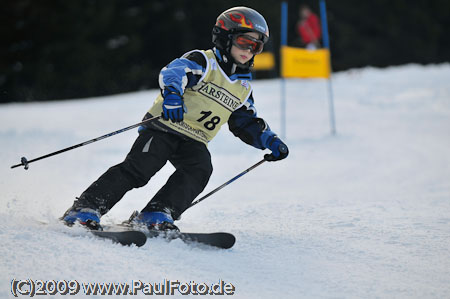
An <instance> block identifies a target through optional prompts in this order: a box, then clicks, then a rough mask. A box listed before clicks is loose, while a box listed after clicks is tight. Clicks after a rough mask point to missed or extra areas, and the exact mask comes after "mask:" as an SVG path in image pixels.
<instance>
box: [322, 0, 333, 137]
mask: <svg viewBox="0 0 450 299" xmlns="http://www.w3.org/2000/svg"><path fill="white" fill-rule="evenodd" d="M320 19H321V22H322V36H323V37H322V39H323V46H324V47H325V48H327V49H328V53H330V59H329V68H330V77H329V78H328V106H329V114H330V127H331V135H336V120H335V116H334V103H333V86H332V83H331V49H330V39H329V36H328V22H327V6H326V4H325V0H320Z"/></svg>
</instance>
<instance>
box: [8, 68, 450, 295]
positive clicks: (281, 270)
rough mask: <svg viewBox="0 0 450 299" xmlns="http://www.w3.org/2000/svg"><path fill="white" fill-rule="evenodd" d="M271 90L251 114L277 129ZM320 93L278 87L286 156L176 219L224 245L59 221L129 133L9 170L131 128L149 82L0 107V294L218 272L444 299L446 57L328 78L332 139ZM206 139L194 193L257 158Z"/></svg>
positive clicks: (122, 215) (125, 208) (240, 279)
mask: <svg viewBox="0 0 450 299" xmlns="http://www.w3.org/2000/svg"><path fill="white" fill-rule="evenodd" d="M280 86H281V85H280V81H279V80H263V81H255V82H254V90H255V91H254V95H255V98H256V106H257V108H258V112H259V115H260V116H261V117H263V118H265V119H266V121H267V122H268V123H269V124H270V125H271V127H272V129H273V130H274V131H279V130H280V104H279V98H280V96H279V94H280ZM326 86H327V85H326V81H324V80H299V79H291V80H287V95H288V103H287V119H288V121H287V138H286V143H287V144H288V146H289V149H290V155H289V158H288V159H286V160H284V161H281V162H277V163H264V164H262V165H261V166H259V167H258V168H256V169H255V170H253V171H251V172H250V173H248V174H246V175H245V176H244V177H242V178H240V179H239V180H237V181H235V182H233V183H232V184H231V185H229V186H227V187H226V188H224V189H222V190H221V191H219V192H218V193H216V194H214V195H213V196H212V197H210V198H208V199H206V200H205V201H204V202H202V203H201V204H199V205H197V206H195V207H193V208H192V209H190V210H188V211H186V213H185V214H183V217H182V219H181V220H180V221H179V222H178V225H179V227H180V228H181V229H182V230H183V231H198V232H213V231H228V232H232V233H233V234H235V235H236V237H237V243H236V245H235V246H234V247H233V248H232V249H230V250H215V249H211V248H204V247H191V246H188V245H185V244H184V243H182V242H181V241H173V242H171V243H167V242H165V241H163V240H151V241H149V242H147V244H146V245H145V246H143V247H141V248H137V247H123V246H120V245H116V244H112V243H111V242H110V241H105V240H98V239H95V238H93V237H89V236H86V235H84V234H83V233H82V232H81V231H80V230H81V228H73V229H69V228H65V227H62V226H61V225H60V224H58V222H57V220H56V219H57V218H58V217H59V216H61V215H62V214H63V213H64V211H65V210H66V209H67V208H68V207H69V206H70V205H71V204H72V201H73V200H74V199H75V197H76V196H79V195H80V193H81V192H82V191H83V190H84V189H85V188H86V187H87V186H88V185H89V184H90V183H91V182H93V181H94V180H95V179H96V178H97V177H98V176H99V175H100V174H102V173H103V172H104V171H105V170H106V169H107V168H108V167H110V166H112V165H114V164H116V163H119V162H120V161H122V160H123V158H124V157H125V155H126V153H127V152H128V149H129V148H130V146H131V144H132V142H133V141H134V139H135V138H136V136H137V133H136V130H133V131H129V132H126V133H122V134H120V135H117V136H114V137H111V138H108V139H106V140H103V141H100V142H97V143H94V144H91V145H87V146H85V147H82V148H78V149H76V150H73V151H70V152H67V153H64V154H61V155H58V156H55V157H52V158H48V159H46V160H42V161H38V162H35V163H32V164H30V169H29V170H27V171H25V170H23V168H17V169H10V166H11V165H13V164H17V163H20V157H22V156H26V157H27V158H28V159H32V158H35V157H38V156H41V155H44V154H47V153H50V152H53V151H56V150H59V149H61V148H65V147H68V146H71V145H74V144H77V143H80V142H83V141H86V140H89V139H91V138H94V137H98V136H101V135H103V134H106V133H109V132H112V131H115V130H117V129H120V128H123V127H126V126H129V125H131V124H134V123H137V122H139V121H140V119H141V117H142V116H143V115H144V113H145V111H147V109H148V108H149V107H150V105H151V103H152V102H153V99H154V98H155V96H156V95H157V92H158V91H156V90H152V91H142V92H136V93H129V94H121V95H116V96H109V97H101V98H93V99H86V100H77V101H61V102H48V103H26V104H6V105H0V121H1V122H0V124H1V125H0V142H1V150H0V163H1V167H0V188H1V190H2V195H1V196H0V203H1V214H0V217H1V221H0V237H1V239H2V242H1V245H0V257H1V263H0V273H1V274H0V278H1V285H0V297H12V294H11V292H10V284H11V280H12V279H19V280H20V279H33V280H56V281H58V280H77V281H78V282H80V283H81V282H128V283H131V282H132V281H133V280H141V281H143V282H150V283H160V282H162V281H164V279H168V280H172V281H175V280H178V281H180V282H182V283H189V282H191V281H194V282H196V283H207V284H213V283H217V282H219V280H223V281H225V282H227V283H231V284H233V285H234V286H235V289H236V291H235V294H234V296H229V297H233V298H277V297H278V298H449V297H450V252H449V251H450V64H448V63H447V64H440V65H431V66H419V65H405V66H401V67H390V68H387V69H377V68H370V67H369V68H363V69H357V70H351V71H346V72H340V73H336V74H334V76H333V88H334V99H335V109H336V123H337V132H338V134H337V135H336V136H331V135H330V134H329V132H330V128H329V120H328V103H327V88H326ZM209 148H210V151H211V153H212V157H213V165H214V173H213V176H212V177H211V180H210V183H209V185H208V186H207V188H206V189H205V191H204V192H205V193H204V194H206V192H209V191H210V190H212V189H214V188H215V187H217V186H219V185H220V184H222V183H223V182H225V181H227V180H228V179H230V178H232V177H233V176H235V175H236V174H237V173H239V172H241V171H243V170H244V169H246V168H248V167H250V166H251V165H253V164H254V163H256V162H258V161H259V160H261V159H262V157H263V154H264V152H262V151H260V150H257V149H254V148H252V147H249V146H247V145H245V144H244V143H242V142H241V141H240V140H238V139H237V138H235V137H234V136H232V134H231V133H230V132H229V131H228V129H227V127H226V126H225V127H224V128H223V129H222V130H221V132H220V133H219V134H218V136H217V137H216V139H215V140H213V141H212V142H211V144H210V146H209ZM172 171H173V168H172V166H170V165H166V167H165V168H163V170H162V171H161V172H160V173H159V174H158V175H157V176H155V177H154V178H153V179H152V180H151V181H150V183H149V184H148V185H147V186H146V187H143V188H140V189H136V190H133V191H131V192H129V193H128V194H127V195H126V196H125V197H124V199H123V200H122V201H121V202H120V203H119V204H117V205H116V206H115V207H114V208H113V209H112V210H111V211H110V213H109V214H108V215H106V216H105V217H103V218H102V221H103V222H104V223H113V222H117V221H121V220H124V219H126V218H128V216H129V215H130V214H131V212H132V211H133V210H136V209H141V208H142V207H143V206H144V205H145V204H146V203H147V201H148V200H149V199H150V198H151V197H152V195H153V194H154V193H155V192H156V191H157V190H158V187H159V186H161V185H162V184H163V183H164V182H165V181H166V180H167V178H168V176H169V175H170V173H171V172H172ZM42 222H44V223H48V224H47V225H43V224H42ZM78 296H79V297H82V296H83V294H82V292H81V291H80V293H79V295H78ZM120 297H123V296H120ZM130 297H137V296H130ZM180 297H183V298H186V297H187V296H180ZM188 297H189V296H188ZM192 297H194V298H199V297H203V296H198V295H197V296H192Z"/></svg>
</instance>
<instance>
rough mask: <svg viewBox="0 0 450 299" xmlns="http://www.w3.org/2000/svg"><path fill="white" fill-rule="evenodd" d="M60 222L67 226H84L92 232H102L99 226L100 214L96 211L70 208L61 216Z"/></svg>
mask: <svg viewBox="0 0 450 299" xmlns="http://www.w3.org/2000/svg"><path fill="white" fill-rule="evenodd" d="M62 221H64V223H65V224H66V225H68V226H72V225H74V224H75V223H76V222H78V223H80V224H81V225H83V226H86V227H87V228H89V229H92V230H102V227H101V226H100V213H99V212H97V211H96V210H93V209H89V208H85V209H73V208H70V209H69V210H67V212H66V213H64V215H63V216H62Z"/></svg>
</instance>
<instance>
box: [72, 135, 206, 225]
mask: <svg viewBox="0 0 450 299" xmlns="http://www.w3.org/2000/svg"><path fill="white" fill-rule="evenodd" d="M167 161H170V163H172V165H173V166H174V167H175V169H176V170H175V172H174V173H173V174H172V175H171V176H170V178H169V179H168V181H167V183H166V184H165V185H164V186H163V187H162V188H161V189H160V190H159V191H158V192H157V193H156V195H155V196H154V197H153V198H152V199H151V201H150V202H149V203H148V204H147V206H146V207H145V208H144V209H143V210H142V211H152V210H155V207H157V208H156V209H158V210H161V209H163V208H169V209H170V210H171V211H172V217H173V218H174V219H177V218H179V216H180V215H181V214H182V213H183V212H184V211H185V210H186V209H187V208H188V207H189V205H190V204H191V203H192V201H193V200H194V199H195V198H196V197H197V195H199V194H200V193H201V192H202V191H203V189H204V188H205V186H206V184H207V183H208V181H209V178H210V176H211V173H212V165H211V155H210V153H209V151H208V148H207V147H206V145H205V144H203V143H201V142H198V141H195V140H193V139H186V138H183V137H180V136H177V135H174V134H170V133H165V132H161V131H157V130H150V129H145V130H142V131H141V132H140V133H139V137H138V138H137V139H136V141H135V142H134V144H133V146H132V148H131V150H130V152H129V153H128V155H127V156H126V158H125V160H124V161H123V162H122V163H120V164H117V165H115V166H113V167H111V168H110V169H108V170H107V171H106V172H105V173H104V174H103V175H102V176H100V178H99V179H98V180H97V181H95V182H94V183H93V184H92V185H91V186H89V188H88V189H87V190H86V191H84V192H83V193H82V195H81V196H80V197H79V198H78V200H77V201H75V203H74V207H77V208H92V209H95V210H98V211H99V212H100V213H101V214H102V215H103V214H106V213H107V212H108V211H109V210H110V209H111V208H112V207H113V206H114V205H115V204H116V203H117V202H119V201H120V200H121V199H122V197H123V196H124V195H125V193H126V192H128V191H129V190H131V189H133V188H139V187H142V186H144V185H146V184H147V183H148V181H149V180H150V178H151V177H153V176H154V175H155V174H156V173H157V172H158V171H159V170H160V169H161V168H162V167H163V166H164V165H165V164H166V162H167Z"/></svg>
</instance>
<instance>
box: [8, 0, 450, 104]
mask: <svg viewBox="0 0 450 299" xmlns="http://www.w3.org/2000/svg"><path fill="white" fill-rule="evenodd" d="M280 3H281V1H274V0H264V1H261V0H259V1H257V0H254V1H250V0H249V1H234V0H226V1H214V0H189V1H188V0H147V1H144V0H141V1H139V0H127V1H125V0H2V4H1V8H0V9H1V14H0V103H1V102H11V101H41V100H55V99H70V98H83V97H93V96H99V95H107V94H115V93H122V92H129V91H136V90H142V89H150V88H157V87H158V85H157V84H158V73H159V71H160V69H161V68H162V67H163V66H164V65H166V64H167V63H168V62H170V61H171V60H172V59H174V58H175V57H178V56H180V55H182V54H183V53H184V52H186V51H189V50H192V49H207V48H210V47H211V29H212V27H213V25H214V23H215V19H216V17H217V16H218V15H219V14H220V13H221V12H222V11H224V10H226V9H228V8H230V7H233V6H239V5H245V6H249V7H252V8H254V9H256V10H258V11H259V12H260V13H261V14H263V15H264V16H265V18H266V20H267V22H268V24H269V27H270V32H271V41H270V44H269V45H268V47H267V48H269V49H271V50H272V51H273V52H274V53H275V55H276V57H278V48H279V44H280V14H281V12H280V11H281V4H280ZM288 3H289V44H292V43H294V42H295V39H296V33H295V23H296V21H297V19H298V8H299V6H300V5H301V4H308V5H310V6H311V8H312V9H313V10H314V11H315V12H316V13H319V2H318V0H312V1H309V0H305V1H288ZM327 13H328V25H329V32H330V43H331V55H332V67H333V71H340V70H346V69H349V68H357V67H364V66H368V65H370V66H377V67H385V66H390V65H400V64H405V63H421V64H429V63H440V62H448V61H450V37H449V36H450V32H449V31H450V1H448V0H410V1H408V0H372V1H360V0H328V1H327ZM256 75H257V78H262V77H266V76H267V75H269V74H256ZM270 75H271V76H277V75H278V73H277V71H275V72H272V73H270Z"/></svg>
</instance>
